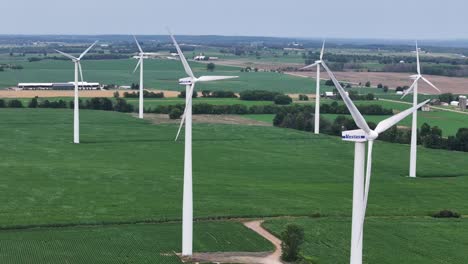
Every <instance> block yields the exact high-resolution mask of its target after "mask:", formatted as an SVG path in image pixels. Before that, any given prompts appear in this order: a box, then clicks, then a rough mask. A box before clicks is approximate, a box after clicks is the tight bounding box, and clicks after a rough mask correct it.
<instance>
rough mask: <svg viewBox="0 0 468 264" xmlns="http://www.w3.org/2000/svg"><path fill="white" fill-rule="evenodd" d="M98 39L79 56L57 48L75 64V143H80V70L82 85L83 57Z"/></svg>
mask: <svg viewBox="0 0 468 264" xmlns="http://www.w3.org/2000/svg"><path fill="white" fill-rule="evenodd" d="M96 43H97V41H96V42H94V43H93V44H92V45H91V46H90V47H89V48H87V49H86V50H85V51H84V52H83V53H81V55H80V56H79V57H78V58H77V57H74V56H72V55H70V54H67V53H65V52H61V51H59V50H55V51H57V52H58V53H60V54H62V55H63V56H65V57H67V58H69V59H71V60H72V61H73V63H74V64H75V100H74V110H73V143H75V144H78V143H80V112H79V98H78V71H79V72H80V76H81V85H83V71H82V70H81V59H82V58H83V57H84V55H86V53H88V51H90V50H91V49H92V48H93V47H94V45H96Z"/></svg>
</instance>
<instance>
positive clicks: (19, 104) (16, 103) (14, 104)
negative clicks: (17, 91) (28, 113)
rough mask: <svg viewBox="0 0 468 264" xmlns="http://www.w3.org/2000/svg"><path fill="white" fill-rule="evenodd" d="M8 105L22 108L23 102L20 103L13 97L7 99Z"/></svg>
mask: <svg viewBox="0 0 468 264" xmlns="http://www.w3.org/2000/svg"><path fill="white" fill-rule="evenodd" d="M8 107H11V108H22V107H23V103H22V102H21V101H20V100H17V99H13V100H11V101H8Z"/></svg>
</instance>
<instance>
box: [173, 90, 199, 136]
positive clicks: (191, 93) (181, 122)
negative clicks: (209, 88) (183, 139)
mask: <svg viewBox="0 0 468 264" xmlns="http://www.w3.org/2000/svg"><path fill="white" fill-rule="evenodd" d="M194 88H195V83H192V85H190V90H189V94H186V95H185V98H186V99H187V100H186V102H192V96H193V90H194ZM187 96H190V97H187ZM187 107H188V104H187V103H186V104H185V109H184V114H183V115H182V120H180V125H179V131H177V135H176V138H175V141H177V139H178V138H179V134H180V131H181V129H182V126H183V125H184V123H185V113H186V112H187Z"/></svg>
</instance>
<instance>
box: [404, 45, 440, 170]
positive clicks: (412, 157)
mask: <svg viewBox="0 0 468 264" xmlns="http://www.w3.org/2000/svg"><path fill="white" fill-rule="evenodd" d="M416 63H417V72H418V74H416V75H412V76H411V79H413V80H414V82H413V84H412V85H411V87H410V88H409V89H407V90H406V91H405V93H404V94H403V97H405V96H406V95H407V94H408V93H410V92H411V91H413V106H415V105H417V104H418V82H419V80H423V81H424V82H426V83H427V84H429V85H430V86H431V87H432V88H434V89H436V90H437V91H439V92H440V90H439V89H438V88H437V87H436V86H435V85H434V84H432V83H431V82H430V81H429V80H427V79H426V78H424V77H423V76H422V75H421V65H420V63H419V48H418V42H416ZM403 97H402V98H403ZM417 136H418V112H417V111H415V112H414V113H413V122H412V125H411V151H410V170H409V176H410V177H416V159H417V157H416V155H417V145H418V138H417Z"/></svg>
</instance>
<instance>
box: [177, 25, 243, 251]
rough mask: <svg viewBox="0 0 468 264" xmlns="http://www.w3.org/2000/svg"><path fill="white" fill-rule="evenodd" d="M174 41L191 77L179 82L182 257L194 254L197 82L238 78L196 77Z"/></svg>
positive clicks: (186, 71)
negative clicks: (181, 96) (194, 101)
mask: <svg viewBox="0 0 468 264" xmlns="http://www.w3.org/2000/svg"><path fill="white" fill-rule="evenodd" d="M169 34H170V35H171V38H172V41H173V42H174V46H175V47H176V49H177V53H178V54H179V57H180V60H181V61H182V65H183V66H184V69H185V73H186V74H187V75H188V76H189V77H186V78H182V79H180V80H179V83H180V84H181V85H185V110H184V114H183V116H182V120H181V122H180V126H179V131H178V132H177V136H176V140H177V138H178V136H179V133H180V130H181V128H182V125H183V124H184V122H185V157H184V191H183V204H182V207H183V208H182V256H192V253H193V192H192V95H193V90H194V88H195V84H196V83H197V82H210V81H217V80H225V79H232V78H237V76H201V77H198V78H197V77H195V75H194V74H193V72H192V69H191V68H190V66H189V64H188V62H187V60H186V59H185V56H184V54H183V53H182V50H181V49H180V47H179V45H178V44H177V41H176V40H175V38H174V36H173V35H172V33H170V32H169Z"/></svg>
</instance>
